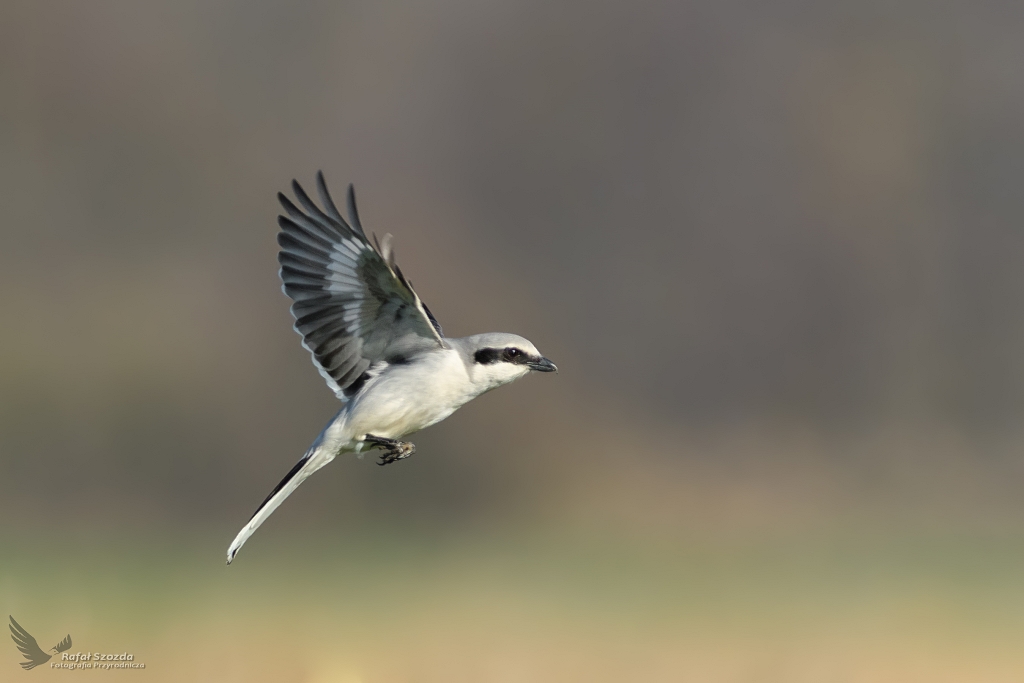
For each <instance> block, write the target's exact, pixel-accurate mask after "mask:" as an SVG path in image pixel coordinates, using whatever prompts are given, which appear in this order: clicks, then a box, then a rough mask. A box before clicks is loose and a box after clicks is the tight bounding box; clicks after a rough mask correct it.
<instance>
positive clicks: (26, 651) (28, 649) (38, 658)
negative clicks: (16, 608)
mask: <svg viewBox="0 0 1024 683" xmlns="http://www.w3.org/2000/svg"><path fill="white" fill-rule="evenodd" d="M8 616H10V615H8ZM10 629H11V639H12V640H13V641H14V644H15V645H17V646H18V649H19V650H21V654H23V655H25V659H27V660H28V661H27V662H21V668H22V669H25V670H26V671H27V670H28V669H34V668H35V667H37V666H39V665H40V664H45V663H46V662H48V661H50V658H51V657H53V655H48V654H46V653H45V652H43V651H42V650H41V649H40V648H39V644H38V643H37V642H36V639H35V638H33V637H32V634H30V633H29V632H28V631H26V630H25V629H23V628H22V627H21V624H19V623H18V622H16V621H15V620H14V617H11V623H10ZM70 648H71V636H70V635H68V636H65V637H64V640H62V641H60V642H59V643H57V644H56V645H54V646H53V647H51V648H50V649H51V650H53V652H54V654H58V653H60V652H64V651H65V650H68V649H70Z"/></svg>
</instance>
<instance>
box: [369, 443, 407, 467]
mask: <svg viewBox="0 0 1024 683" xmlns="http://www.w3.org/2000/svg"><path fill="white" fill-rule="evenodd" d="M415 452H416V444H414V443H409V442H408V441H396V442H395V443H394V444H388V446H387V448H386V449H385V450H384V453H383V454H382V455H381V456H380V461H379V462H378V463H377V464H378V465H380V466H381V467H383V466H384V465H390V464H391V463H393V462H398V461H399V460H405V459H406V458H408V457H409V456H410V455H412V454H413V453H415Z"/></svg>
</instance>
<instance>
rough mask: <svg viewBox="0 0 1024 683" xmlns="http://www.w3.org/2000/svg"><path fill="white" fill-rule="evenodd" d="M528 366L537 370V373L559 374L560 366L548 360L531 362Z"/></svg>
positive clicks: (542, 359)
mask: <svg viewBox="0 0 1024 683" xmlns="http://www.w3.org/2000/svg"><path fill="white" fill-rule="evenodd" d="M527 365H528V366H529V368H530V369H531V370H536V371H537V372H558V366H557V365H555V364H554V363H552V362H551V361H549V360H548V359H547V358H541V359H539V360H531V361H530V362H529V363H527Z"/></svg>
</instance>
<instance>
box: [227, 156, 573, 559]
mask: <svg viewBox="0 0 1024 683" xmlns="http://www.w3.org/2000/svg"><path fill="white" fill-rule="evenodd" d="M316 187H317V191H318V192H319V194H320V202H321V203H322V204H323V209H321V208H320V207H318V206H317V205H316V204H314V203H313V201H312V200H311V199H310V198H309V196H308V195H307V194H306V192H305V191H304V190H303V189H302V187H301V186H300V185H299V184H298V183H297V182H295V181H292V191H293V192H294V193H295V197H296V198H297V199H298V200H299V204H301V205H302V208H303V209H305V211H302V210H300V209H299V208H298V207H297V206H295V204H293V203H292V202H291V200H289V199H288V198H287V197H285V196H284V195H283V194H278V199H279V200H280V201H281V206H283V207H284V210H285V213H286V214H287V215H286V216H278V219H277V222H278V224H279V225H280V226H281V232H280V233H279V234H278V236H277V242H278V244H280V245H281V252H280V253H279V254H278V257H277V260H278V261H279V262H280V263H281V271H280V274H281V281H282V282H283V283H284V286H283V289H284V293H285V294H287V295H288V296H289V297H290V298H291V299H292V301H293V303H292V307H291V311H292V315H293V316H294V317H295V331H296V332H298V333H299V334H300V335H302V345H303V346H304V347H305V348H306V350H308V351H309V352H310V353H311V354H312V355H313V364H314V365H316V367H317V369H318V370H319V371H320V374H321V375H323V378H324V379H325V380H327V384H328V386H330V388H331V389H333V390H334V393H335V394H336V395H337V396H338V398H339V399H340V400H341V402H342V403H343V405H342V408H341V410H340V411H339V412H338V414H337V415H336V416H335V417H334V419H333V420H331V421H330V423H328V425H327V427H325V428H324V430H323V431H322V432H320V436H318V437H317V438H316V441H314V442H313V445H312V446H310V448H309V450H308V451H306V454H305V455H304V456H302V459H301V460H299V462H297V463H296V464H295V467H293V468H292V469H291V471H290V472H288V474H286V475H285V477H284V479H282V480H281V483H280V484H278V485H277V486H276V487H275V488H274V490H273V491H271V492H270V495H269V496H267V499H266V500H264V501H263V504H262V505H260V506H259V508H257V510H256V513H255V514H254V515H253V516H252V518H251V519H250V520H249V522H248V524H246V525H245V526H244V527H243V528H242V530H241V531H239V532H238V535H237V536H236V537H235V540H234V541H232V542H231V547H229V548H228V564H231V560H233V559H234V558H235V554H236V553H237V552H238V549H239V548H241V547H242V544H243V543H245V541H246V539H248V538H249V536H251V535H252V533H253V532H254V531H256V529H257V528H258V527H259V525H260V524H262V523H263V522H264V520H266V519H267V517H269V516H270V513H272V512H273V511H274V510H275V509H277V506H278V505H280V504H281V503H282V502H283V501H284V499H285V498H287V497H288V496H289V494H291V492H292V491H294V490H295V489H296V487H298V485H299V484H301V483H302V482H303V481H304V480H305V479H306V478H307V477H308V476H309V475H311V474H313V473H314V472H316V471H317V470H318V469H320V468H321V467H323V466H324V465H326V464H327V463H329V462H330V461H331V460H334V458H335V456H337V455H339V454H341V453H359V452H361V451H364V450H369V449H371V448H378V449H381V450H382V451H383V455H382V456H381V459H380V462H379V463H378V464H380V465H387V464H389V463H392V462H396V461H398V460H402V459H404V458H408V457H409V456H410V455H412V454H413V453H415V452H416V446H415V445H414V444H412V443H409V442H407V441H401V440H400V439H401V438H402V437H404V436H406V435H407V434H412V433H413V432H415V431H419V430H420V429H423V428H424V427H429V426H430V425H432V424H436V423H437V422H440V421H441V420H443V419H445V418H446V417H448V416H449V415H451V414H452V413H453V412H455V411H456V410H458V409H459V408H460V407H461V406H463V405H464V404H465V403H466V402H468V401H470V400H472V399H474V398H476V397H477V396H479V395H480V394H482V393H484V392H486V391H490V390H491V389H495V388H497V387H499V386H501V385H502V384H508V383H509V382H512V381H514V380H517V379H519V378H520V377H523V376H525V375H527V374H528V373H530V372H531V371H538V372H551V371H553V370H556V369H557V368H556V367H555V364H554V363H552V362H551V361H550V360H548V359H547V358H544V357H543V356H542V355H540V353H539V352H538V351H537V348H536V347H535V346H534V345H533V344H531V343H530V342H529V341H527V340H526V339H523V338H522V337H520V336H517V335H514V334H507V333H504V332H490V333H487V334H476V335H473V336H471V337H463V338H461V339H449V338H447V337H445V336H444V335H443V334H442V333H441V326H440V325H439V324H438V323H437V320H436V319H435V318H434V316H433V315H432V314H431V312H430V309H429V308H427V306H426V304H424V303H423V301H421V300H420V298H419V296H417V295H416V292H415V291H414V290H413V288H412V283H411V282H409V281H408V280H407V279H405V276H404V275H402V271H401V270H399V268H398V265H397V264H396V263H395V256H394V252H393V251H392V249H391V235H385V236H384V239H383V240H379V241H378V240H377V237H376V236H374V238H373V242H371V241H370V240H368V239H367V237H366V233H365V232H363V226H362V225H361V224H360V222H359V214H358V213H357V212H356V200H355V192H354V191H353V189H352V186H351V185H349V187H348V221H346V220H345V219H344V218H342V217H341V214H340V213H339V212H338V209H337V208H336V207H335V205H334V202H333V201H332V200H331V195H330V194H329V193H328V192H327V185H326V183H325V182H324V176H323V173H317V176H316Z"/></svg>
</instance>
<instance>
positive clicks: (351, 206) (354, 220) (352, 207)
mask: <svg viewBox="0 0 1024 683" xmlns="http://www.w3.org/2000/svg"><path fill="white" fill-rule="evenodd" d="M345 202H346V204H348V222H349V223H351V224H352V227H354V228H355V229H356V230H358V231H359V234H361V235H362V236H363V239H365V238H366V233H365V232H364V231H363V224H362V222H361V221H360V220H359V211H358V210H356V188H355V186H354V185H353V184H352V183H349V184H348V193H347V195H346V197H345Z"/></svg>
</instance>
